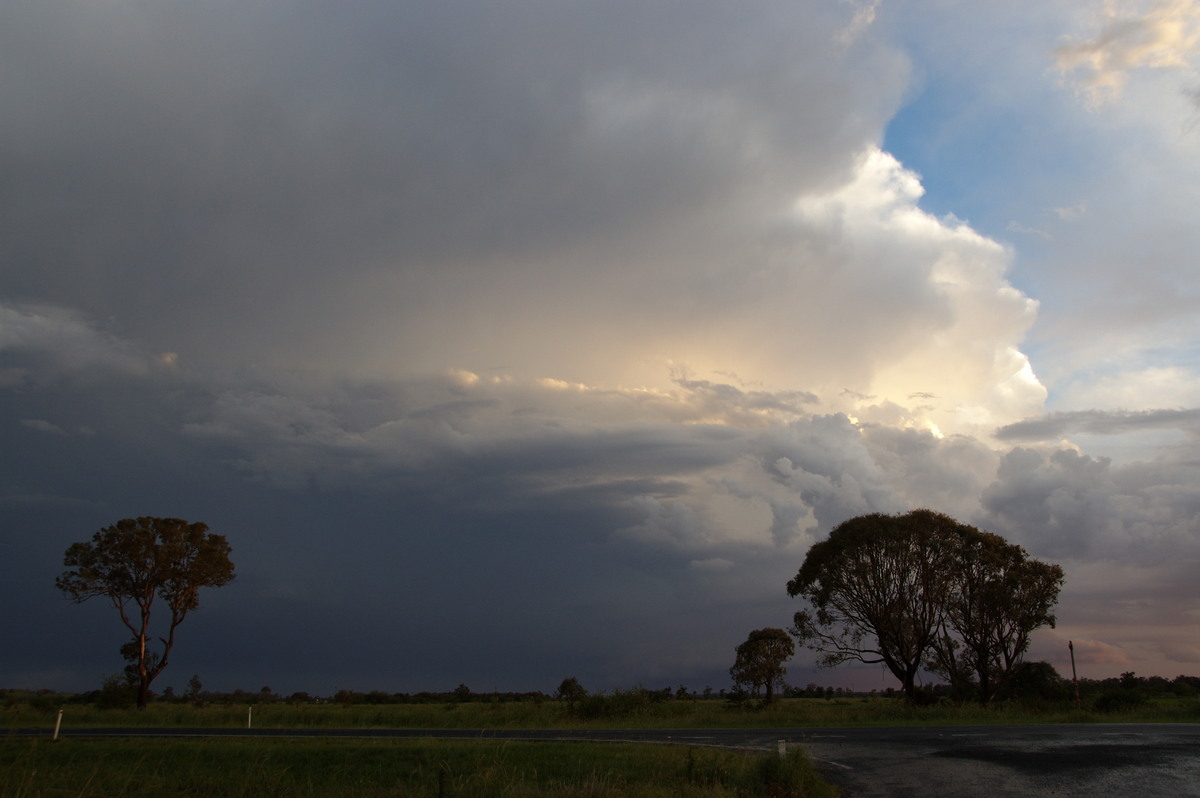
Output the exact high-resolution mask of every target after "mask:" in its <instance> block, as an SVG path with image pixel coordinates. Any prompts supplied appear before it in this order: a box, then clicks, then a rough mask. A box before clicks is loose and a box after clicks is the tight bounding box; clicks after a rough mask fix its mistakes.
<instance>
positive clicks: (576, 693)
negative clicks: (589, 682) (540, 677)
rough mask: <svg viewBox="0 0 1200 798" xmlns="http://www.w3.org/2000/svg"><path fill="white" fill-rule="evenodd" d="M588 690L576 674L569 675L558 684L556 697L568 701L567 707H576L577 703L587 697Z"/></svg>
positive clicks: (555, 692)
mask: <svg viewBox="0 0 1200 798" xmlns="http://www.w3.org/2000/svg"><path fill="white" fill-rule="evenodd" d="M587 694H588V691H587V690H585V689H584V688H583V685H582V684H580V683H579V680H578V679H576V678H575V677H574V676H568V677H567V678H566V679H563V680H562V682H561V683H560V684H559V685H558V689H557V690H555V691H554V697H555V698H557V699H558V700H560V701H566V702H567V709H574V708H575V704H576V703H577V702H579V701H582V700H583V699H585V698H587Z"/></svg>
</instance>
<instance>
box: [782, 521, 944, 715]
mask: <svg viewBox="0 0 1200 798" xmlns="http://www.w3.org/2000/svg"><path fill="white" fill-rule="evenodd" d="M960 527H961V525H960V524H959V523H958V522H957V521H955V520H954V519H953V518H950V517H949V516H947V515H943V514H941V513H935V512H933V511H932V510H914V511H912V512H910V513H907V514H905V515H899V516H891V515H884V514H881V513H872V514H870V515H862V516H858V517H857V518H851V519H850V520H848V521H845V522H843V523H841V524H839V525H838V526H837V527H836V528H835V529H834V530H833V531H832V532H830V534H829V538H828V539H826V540H824V541H821V542H820V543H817V544H816V545H814V546H813V547H812V548H811V549H809V551H808V555H807V556H806V557H805V558H804V563H803V564H802V565H801V566H800V570H799V572H798V573H797V574H796V576H795V577H794V578H793V579H792V580H791V581H789V582H788V585H787V591H788V595H790V596H793V597H796V596H800V597H802V598H804V599H807V600H808V602H809V604H810V605H811V607H812V611H807V610H806V611H801V612H797V613H796V615H795V617H794V623H793V626H792V634H793V635H795V636H796V639H797V640H798V641H799V642H800V643H801V644H802V645H805V646H808V647H809V648H811V649H813V650H814V651H816V652H817V653H818V654H819V657H818V660H817V661H818V664H819V665H821V666H824V667H832V666H834V665H840V664H842V663H843V662H847V661H850V660H858V661H859V662H864V663H868V664H873V663H880V662H882V663H883V664H884V665H886V666H887V669H888V670H889V671H891V672H892V675H893V676H895V677H896V678H897V679H898V680H899V681H900V684H901V685H902V686H903V689H904V694H905V695H906V696H907V697H908V698H909V699H910V700H912V699H914V698H915V697H916V676H917V673H918V671H920V669H921V666H922V664H923V663H924V661H925V658H926V655H927V654H928V652H929V650H930V647H931V646H932V644H933V642H934V640H935V638H936V637H937V634H938V629H939V627H940V625H941V623H942V617H943V613H944V610H945V606H946V600H947V597H948V596H949V594H950V591H951V588H952V584H953V580H952V564H953V562H954V557H955V548H956V547H955V543H956V541H957V538H958V537H959V535H960Z"/></svg>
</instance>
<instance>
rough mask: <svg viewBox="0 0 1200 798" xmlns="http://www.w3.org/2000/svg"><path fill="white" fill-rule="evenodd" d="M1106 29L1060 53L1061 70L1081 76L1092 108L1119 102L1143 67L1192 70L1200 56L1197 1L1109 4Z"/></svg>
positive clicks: (1103, 22) (1079, 82)
mask: <svg viewBox="0 0 1200 798" xmlns="http://www.w3.org/2000/svg"><path fill="white" fill-rule="evenodd" d="M1100 24H1101V29H1100V31H1099V32H1098V33H1097V34H1096V35H1095V36H1093V37H1091V38H1088V39H1086V40H1084V41H1082V42H1076V43H1070V44H1064V45H1062V46H1061V47H1059V48H1058V49H1057V50H1056V51H1055V55H1056V57H1057V65H1058V68H1059V69H1060V70H1061V71H1063V72H1064V73H1067V74H1068V75H1075V74H1078V75H1080V77H1079V78H1078V79H1077V85H1079V87H1080V88H1081V89H1082V90H1083V92H1084V93H1085V94H1086V96H1087V98H1088V100H1089V102H1091V103H1092V104H1093V105H1101V104H1103V103H1105V102H1109V101H1112V100H1114V99H1117V98H1119V97H1120V96H1121V95H1122V92H1123V91H1124V88H1125V85H1126V84H1127V82H1128V81H1129V76H1130V74H1131V73H1132V72H1134V71H1135V70H1139V69H1171V70H1187V69H1189V68H1191V67H1193V66H1194V65H1195V64H1196V61H1197V56H1198V55H1200V4H1198V3H1196V2H1195V0H1155V1H1154V2H1151V3H1146V2H1140V3H1124V4H1121V3H1115V2H1109V3H1106V4H1105V9H1104V12H1103V14H1102V16H1101V22H1100Z"/></svg>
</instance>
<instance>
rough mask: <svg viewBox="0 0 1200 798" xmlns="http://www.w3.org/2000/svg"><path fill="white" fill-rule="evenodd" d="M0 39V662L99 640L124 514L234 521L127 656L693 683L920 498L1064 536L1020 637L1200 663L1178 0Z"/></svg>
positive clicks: (195, 25) (300, 3)
mask: <svg viewBox="0 0 1200 798" xmlns="http://www.w3.org/2000/svg"><path fill="white" fill-rule="evenodd" d="M0 74H2V75H4V78H3V80H2V81H0V109H3V110H2V111H0V114H2V116H3V124H2V125H0V169H2V170H3V172H2V179H0V449H2V451H3V457H2V458H0V607H3V608H4V609H3V611H0V618H3V628H4V630H5V638H6V639H7V640H8V641H9V643H10V644H9V645H8V646H5V648H4V649H3V651H0V686H5V687H33V688H43V687H44V688H51V689H59V690H87V689H93V688H95V687H97V686H98V685H99V684H100V683H101V681H102V680H103V679H104V677H105V676H107V675H109V674H112V673H116V672H119V671H120V669H121V668H122V666H123V664H124V663H123V661H122V660H121V658H120V655H119V653H118V649H119V647H120V645H121V644H122V643H123V642H125V636H126V633H125V632H124V629H123V627H122V626H121V625H120V622H119V620H118V618H117V616H116V613H115V612H114V611H113V609H112V607H111V606H107V605H105V604H104V603H102V602H100V601H93V602H90V603H85V604H82V605H76V604H73V603H71V602H70V601H69V600H68V599H66V598H65V597H64V596H63V595H62V594H60V593H59V592H58V591H57V590H56V589H55V587H54V579H55V577H56V576H57V575H58V574H59V573H61V572H62V571H63V570H64V567H63V562H62V556H63V552H64V550H65V549H66V547H67V546H68V545H70V544H71V543H73V542H76V541H80V540H86V539H88V538H89V537H90V536H91V535H92V534H93V533H94V532H95V531H97V530H99V529H101V528H103V527H105V526H108V525H109V524H112V523H114V522H115V521H117V520H119V519H122V518H127V517H133V516H144V515H151V516H170V517H181V518H185V519H187V520H189V521H202V522H204V523H206V524H208V525H209V527H210V528H211V530H212V531H213V532H216V533H218V534H222V535H225V536H226V537H227V539H228V541H229V543H230V544H231V546H232V548H233V559H234V561H235V563H236V564H237V574H238V575H237V580H236V581H235V582H234V583H232V584H230V585H228V586H226V587H222V588H220V589H214V590H209V591H207V592H204V593H202V594H201V603H200V608H199V609H198V610H196V611H195V612H194V613H193V614H192V615H190V616H189V617H188V618H187V620H186V621H185V623H184V625H183V626H182V627H181V628H180V630H179V638H178V643H177V646H176V648H175V650H174V652H173V653H172V657H171V664H170V667H169V668H168V669H167V671H166V672H164V674H163V675H162V676H161V677H160V680H159V681H158V682H156V683H155V687H156V688H158V689H161V688H163V687H165V686H174V687H175V688H176V689H177V690H182V689H183V688H184V687H185V686H186V683H187V680H188V679H189V678H190V677H191V675H192V674H197V675H199V676H200V678H201V680H202V682H203V684H204V685H205V687H206V688H208V689H216V690H233V689H245V690H253V691H257V690H258V689H259V688H261V687H263V686H269V687H271V688H272V689H274V690H275V691H276V692H280V693H285V694H286V693H290V692H293V691H301V690H303V691H308V692H312V693H314V694H330V693H332V692H335V691H337V690H339V689H353V690H384V691H387V692H417V691H422V690H452V689H454V688H455V687H456V686H457V685H459V684H466V685H468V687H470V688H471V689H472V690H475V691H477V692H484V691H491V690H499V691H525V690H542V691H545V692H551V691H553V690H554V689H555V687H556V686H557V685H558V684H559V682H560V681H561V680H562V679H564V678H566V677H575V678H577V679H578V680H579V681H580V682H581V683H582V684H583V685H584V687H585V688H587V689H590V690H609V689H613V688H618V687H620V688H625V687H630V686H634V685H638V684H641V685H644V686H647V687H653V688H660V687H665V686H671V687H676V686H678V685H684V686H687V687H688V688H689V689H697V690H698V689H703V688H704V687H706V686H711V687H713V688H714V689H721V688H724V687H729V686H730V680H729V675H728V668H729V666H730V665H731V664H732V661H733V656H734V649H735V648H736V646H737V645H738V644H739V643H740V642H742V641H743V640H745V638H746V636H747V634H748V633H749V632H750V631H751V630H753V629H756V628H762V627H781V628H786V627H788V626H789V625H790V623H791V618H792V614H793V613H794V612H796V611H797V610H799V609H801V608H802V607H801V606H799V601H798V600H794V599H790V598H789V597H788V596H787V594H786V588H785V586H786V583H787V581H788V579H789V578H791V577H792V576H794V575H795V573H796V571H797V570H798V568H799V566H800V564H801V563H802V562H803V559H804V555H805V553H806V552H807V550H808V548H809V547H810V546H811V545H812V544H813V543H815V542H817V541H819V540H821V539H823V538H824V537H826V536H827V535H828V533H829V531H830V530H831V529H832V528H833V527H834V526H836V525H837V524H838V523H840V522H842V521H844V520H846V519H848V518H851V517H853V516H856V515H859V514H863V513H868V512H885V513H896V512H904V511H907V510H909V509H913V508H918V507H928V508H932V509H935V510H938V511H941V512H945V513H948V514H950V515H953V516H954V517H956V518H957V519H959V520H960V521H963V522H965V523H970V524H973V525H976V526H978V527H980V528H982V529H986V530H989V531H991V532H995V533H997V534H1000V535H1003V536H1005V537H1006V538H1007V539H1009V540H1010V541H1012V542H1015V543H1019V544H1020V545H1022V546H1024V547H1025V548H1026V549H1027V550H1028V551H1029V552H1030V554H1032V555H1033V556H1035V557H1038V558H1040V559H1044V560H1047V561H1051V562H1056V563H1059V564H1060V565H1062V566H1063V568H1064V569H1065V571H1066V584H1065V586H1064V589H1063V591H1062V594H1061V596H1060V602H1059V605H1058V607H1057V617H1058V625H1057V627H1056V628H1054V629H1046V630H1042V631H1041V632H1039V633H1038V634H1037V635H1036V636H1035V641H1034V644H1033V647H1032V649H1031V651H1030V653H1029V657H1030V658H1031V659H1039V660H1047V661H1050V662H1052V663H1054V664H1055V666H1056V667H1058V669H1059V671H1060V673H1063V674H1064V675H1068V674H1069V673H1070V661H1069V659H1068V649H1067V642H1068V641H1072V642H1073V643H1074V647H1075V655H1076V662H1077V666H1078V670H1079V675H1080V676H1087V677H1092V678H1105V677H1109V676H1115V675H1118V674H1120V673H1122V672H1125V671H1134V672H1136V673H1138V674H1139V675H1145V676H1148V675H1161V676H1165V677H1167V678H1173V677H1174V676H1176V675H1179V674H1188V675H1196V674H1200V589H1198V588H1197V581H1196V576H1197V573H1198V568H1200V440H1198V439H1197V432H1198V431H1200V313H1198V312H1197V311H1198V310H1200V270H1198V268H1197V267H1198V266H1200V225H1197V223H1196V215H1195V214H1196V208H1198V207H1200V196H1198V195H1200V2H1197V0H1161V1H1160V0H1151V1H1142V2H1127V3H1117V2H1107V1H1097V2H1093V1H1092V0H1087V1H1086V2H1085V1H1084V0H1011V2H1006V3H976V2H969V1H968V0H962V1H961V2H960V1H958V0H838V2H832V1H831V0H787V1H786V2H784V1H783V0H750V2H739V3H731V2H727V0H688V1H687V2H683V0H661V1H660V2H655V3H645V2H640V0H639V1H637V2H635V1H634V0H565V1H564V0H511V2H506V3H502V4H501V3H489V2H482V1H481V0H410V1H409V2H405V3H394V2H384V0H339V1H338V2H336V3H335V2H331V1H330V0H253V1H252V2H246V0H237V1H236V2H234V1H233V0H189V2H181V1H180V0H11V1H10V2H6V3H4V4H3V7H2V8H0ZM813 659H814V657H813V654H812V653H811V652H807V651H801V652H799V653H798V654H797V656H796V658H795V659H794V660H793V662H792V664H791V667H790V674H789V679H790V681H791V682H792V683H795V684H799V685H804V684H806V683H808V682H817V683H820V684H839V685H846V686H852V687H855V688H856V689H863V690H867V689H876V688H879V689H882V688H885V687H888V686H894V684H895V683H894V681H892V680H891V678H890V676H888V675H887V674H885V673H884V672H882V671H881V670H880V667H879V666H877V665H876V666H867V667H858V668H851V667H848V666H844V667H843V668H840V669H837V670H833V671H829V670H816V669H814V668H813V667H812V663H813Z"/></svg>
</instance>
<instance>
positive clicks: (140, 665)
mask: <svg viewBox="0 0 1200 798" xmlns="http://www.w3.org/2000/svg"><path fill="white" fill-rule="evenodd" d="M229 554H230V547H229V544H228V542H226V540H225V538H224V536H222V535H215V534H212V533H210V532H209V531H208V527H207V526H206V525H205V524H201V523H188V522H187V521H184V520H182V519H180V518H153V517H142V518H126V519H124V520H121V521H118V522H117V523H115V524H113V525H112V526H109V527H105V528H104V529H101V530H100V531H99V532H97V533H96V534H94V535H93V536H92V538H91V540H89V541H84V542H82V543H73V544H71V546H69V547H68V548H67V551H66V555H65V557H64V562H63V564H64V565H66V566H67V567H68V568H69V569H70V570H68V571H65V572H64V573H63V574H62V575H60V576H59V577H58V579H57V580H55V585H56V586H57V587H58V589H59V590H61V591H63V592H64V593H66V594H67V596H69V597H70V598H71V600H73V601H75V602H76V603H81V602H84V601H87V600H88V599H92V598H106V599H108V600H109V602H110V603H111V604H112V606H113V607H114V608H115V609H116V610H117V612H118V614H119V615H120V616H121V622H122V623H123V624H124V625H125V628H127V629H128V630H129V631H130V632H131V633H132V635H133V639H132V640H131V641H129V642H127V643H126V644H125V645H123V646H122V647H121V653H122V655H123V656H124V657H125V658H126V659H127V660H129V662H130V669H131V671H132V672H133V673H134V674H135V675H136V679H137V683H138V690H137V705H138V708H139V709H145V707H146V703H147V701H148V699H149V695H150V684H151V682H153V681H154V679H155V677H157V676H158V675H159V674H160V673H162V671H163V669H165V668H166V667H167V662H168V660H169V658H170V655H171V649H172V648H173V647H174V645H175V630H176V629H177V628H178V626H179V625H180V624H181V623H183V619H184V618H185V617H187V614H188V613H189V612H191V611H192V610H194V609H196V608H197V607H199V606H200V598H199V591H200V588H202V587H219V586H221V585H225V584H228V583H229V582H230V581H232V580H233V577H234V565H233V562H232V561H230V559H229ZM157 599H161V600H162V603H163V604H164V605H165V607H166V611H167V614H168V615H169V617H168V619H167V622H166V628H165V632H164V634H163V635H162V636H160V637H159V643H160V644H161V645H160V646H159V647H158V648H157V650H155V646H154V643H153V641H152V640H151V637H152V633H151V626H150V616H151V611H152V610H153V609H154V605H155V601H156V600H157Z"/></svg>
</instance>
